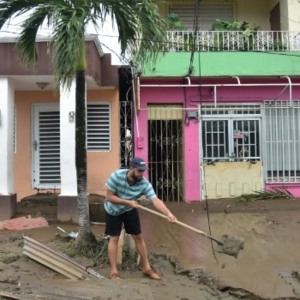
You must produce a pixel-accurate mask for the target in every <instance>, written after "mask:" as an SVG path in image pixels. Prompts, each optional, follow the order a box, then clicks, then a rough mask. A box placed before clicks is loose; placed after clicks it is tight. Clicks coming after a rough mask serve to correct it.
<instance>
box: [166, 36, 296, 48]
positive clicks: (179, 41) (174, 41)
mask: <svg viewBox="0 0 300 300" xmlns="http://www.w3.org/2000/svg"><path fill="white" fill-rule="evenodd" d="M164 50H165V51H175V52H177V51H178V52H180V51H192V50H194V51H300V32H291V31H254V32H252V33H251V34H250V35H247V34H246V33H244V32H243V31H198V32H193V31H168V32H167V42H166V43H165V48H164Z"/></svg>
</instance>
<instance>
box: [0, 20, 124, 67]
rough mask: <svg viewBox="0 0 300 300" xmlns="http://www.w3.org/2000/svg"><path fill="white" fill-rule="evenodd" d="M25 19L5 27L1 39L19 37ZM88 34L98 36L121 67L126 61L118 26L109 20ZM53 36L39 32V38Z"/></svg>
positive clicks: (105, 49) (104, 47) (89, 28)
mask: <svg viewBox="0 0 300 300" xmlns="http://www.w3.org/2000/svg"><path fill="white" fill-rule="evenodd" d="M23 19H24V18H20V17H18V18H15V19H13V20H12V21H11V22H10V23H9V24H7V25H5V26H3V28H2V30H1V31H0V38H1V37H15V38H16V37H18V35H19V33H20V25H19V24H20V22H22V20H23ZM87 34H98V37H99V41H100V43H101V45H102V49H103V52H104V53H111V55H112V64H113V65H120V64H122V63H123V62H124V59H122V58H121V56H120V52H121V51H120V45H119V43H118V30H117V29H116V26H112V22H111V20H110V19H109V18H108V20H107V21H106V22H105V23H104V25H103V26H99V30H98V32H97V31H96V29H95V28H94V27H92V26H89V27H88V28H87ZM49 35H51V29H49V28H46V27H43V28H42V30H40V31H39V33H38V36H39V37H47V36H48V37H49Z"/></svg>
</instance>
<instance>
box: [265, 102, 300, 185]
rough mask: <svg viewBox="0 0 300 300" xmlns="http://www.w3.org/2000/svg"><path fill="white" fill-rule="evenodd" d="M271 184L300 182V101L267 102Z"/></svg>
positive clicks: (267, 162) (267, 168) (267, 176)
mask: <svg viewBox="0 0 300 300" xmlns="http://www.w3.org/2000/svg"><path fill="white" fill-rule="evenodd" d="M264 114H265V123H264V125H265V126H264V130H265V139H264V149H265V168H264V175H265V180H266V182H267V183H295V182H300V154H299V153H300V101H292V102H291V101H280V100H278V101H265V103H264Z"/></svg>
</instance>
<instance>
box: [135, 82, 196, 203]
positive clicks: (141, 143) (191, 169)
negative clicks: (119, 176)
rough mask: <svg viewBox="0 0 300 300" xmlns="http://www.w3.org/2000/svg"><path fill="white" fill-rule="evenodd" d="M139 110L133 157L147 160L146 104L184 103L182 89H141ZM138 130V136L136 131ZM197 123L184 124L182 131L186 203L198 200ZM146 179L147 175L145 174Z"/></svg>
mask: <svg viewBox="0 0 300 300" xmlns="http://www.w3.org/2000/svg"><path fill="white" fill-rule="evenodd" d="M141 99H142V102H141V110H140V112H139V114H138V125H136V126H135V138H136V140H135V145H136V146H135V155H136V156H141V157H143V158H145V159H146V160H147V159H148V123H147V106H148V104H150V103H151V104H159V103H160V104H161V103H169V104H176V103H180V104H183V103H184V91H183V89H176V88H174V89H167V88H156V89H151V88H150V89H147V88H145V89H142V92H141ZM137 128H138V130H139V135H138V132H137V130H136V129H137ZM198 136H199V132H198V122H197V121H194V120H193V121H192V120H191V121H190V122H188V123H186V124H184V129H183V138H184V141H183V145H184V149H183V153H184V186H185V189H184V191H185V195H184V198H185V199H186V201H195V200H199V199H200V186H199V184H200V179H199V144H198ZM145 175H146V177H147V176H148V174H147V173H146V174H145Z"/></svg>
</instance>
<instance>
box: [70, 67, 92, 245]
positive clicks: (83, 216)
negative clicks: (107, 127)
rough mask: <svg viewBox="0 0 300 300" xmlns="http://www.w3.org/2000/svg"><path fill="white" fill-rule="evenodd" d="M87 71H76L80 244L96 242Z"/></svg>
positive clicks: (78, 241)
mask: <svg viewBox="0 0 300 300" xmlns="http://www.w3.org/2000/svg"><path fill="white" fill-rule="evenodd" d="M85 93H86V91H85V72H84V71H77V73H76V133H75V134H76V171H77V193H78V217H79V234H78V237H77V240H76V242H77V244H78V245H85V244H91V243H92V242H95V241H96V239H95V236H94V235H93V233H92V231H91V226H90V213H89V201H88V195H87V155H86V96H85Z"/></svg>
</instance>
